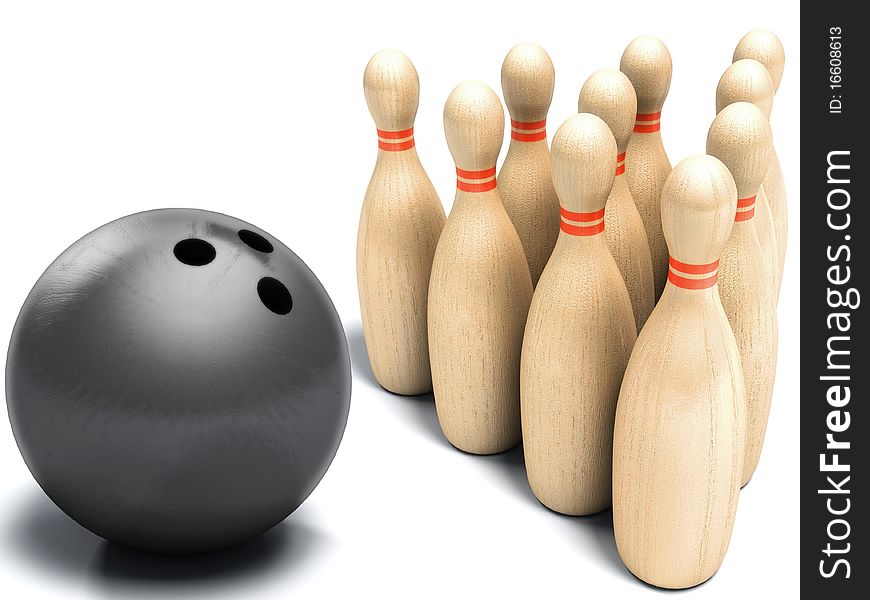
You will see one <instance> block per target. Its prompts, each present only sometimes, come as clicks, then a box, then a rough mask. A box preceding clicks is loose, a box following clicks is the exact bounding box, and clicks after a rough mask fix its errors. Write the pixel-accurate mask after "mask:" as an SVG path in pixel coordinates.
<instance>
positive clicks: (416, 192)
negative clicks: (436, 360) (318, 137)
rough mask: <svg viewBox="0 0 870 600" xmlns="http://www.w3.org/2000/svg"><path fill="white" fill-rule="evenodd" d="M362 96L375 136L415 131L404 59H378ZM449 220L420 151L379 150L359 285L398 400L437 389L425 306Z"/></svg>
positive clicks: (363, 223) (365, 316)
mask: <svg viewBox="0 0 870 600" xmlns="http://www.w3.org/2000/svg"><path fill="white" fill-rule="evenodd" d="M363 89H364V92H365V97H366V102H367V103H368V107H369V111H370V112H371V114H372V118H373V119H374V121H375V125H376V127H377V129H378V130H382V131H391V132H395V131H405V130H408V129H410V128H412V127H413V126H414V118H415V117H416V115H417V104H418V100H419V90H420V84H419V80H418V78H417V71H416V69H415V68H414V65H413V64H412V63H411V61H410V60H409V59H408V58H407V57H406V56H405V55H404V54H402V53H401V52H398V51H395V50H385V51H382V52H379V53H377V54H375V56H373V57H372V59H371V60H370V61H369V63H368V66H367V67H366V71H365V75H364V76H363ZM411 139H413V137H411ZM406 145H407V144H406ZM445 220H446V217H445V215H444V208H443V206H442V205H441V200H440V199H439V198H438V194H437V193H436V192H435V188H434V187H433V186H432V183H431V182H430V181H429V177H428V176H427V175H426V172H425V171H424V170H423V165H422V164H420V159H419V157H418V156H417V151H416V150H415V149H414V148H413V147H411V148H407V149H404V150H401V151H393V150H384V149H379V150H378V159H377V163H376V164H375V169H374V173H373V174H372V178H371V181H370V182H369V185H368V189H367V190H366V194H365V198H364V200H363V206H362V211H361V213H360V221H359V230H358V233H357V250H356V266H357V284H358V288H359V302H360V312H361V315H362V324H363V332H364V335H365V340H366V348H367V350H368V355H369V361H370V362H371V365H372V372H373V373H374V376H375V378H376V379H377V380H378V383H380V384H381V385H382V386H383V387H384V388H386V389H387V390H389V391H391V392H395V393H397V394H422V393H425V392H429V391H431V390H432V377H431V374H430V369H429V342H428V337H427V321H426V306H427V298H428V294H429V276H430V274H431V269H432V259H433V258H434V255H435V246H436V245H437V243H438V237H439V236H440V235H441V230H442V229H443V227H444V222H445Z"/></svg>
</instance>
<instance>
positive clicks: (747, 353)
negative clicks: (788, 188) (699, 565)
mask: <svg viewBox="0 0 870 600" xmlns="http://www.w3.org/2000/svg"><path fill="white" fill-rule="evenodd" d="M772 148H773V145H772V140H771V134H770V124H769V123H768V121H767V117H765V116H764V114H763V113H762V112H761V110H760V109H759V108H758V107H756V106H755V105H754V104H750V103H748V102H736V103H734V104H729V105H728V106H726V107H725V108H724V109H722V112H720V113H719V114H718V115H717V116H716V119H715V120H714V121H713V124H712V125H711V126H710V131H709V132H708V134H707V153H708V154H710V155H711V156H715V157H716V158H718V159H720V160H721V161H722V162H723V163H724V164H725V166H726V167H728V170H729V171H731V174H732V175H733V176H734V182H735V184H736V185H737V195H738V197H739V198H749V197H753V196H757V194H758V190H759V188H760V187H761V182H762V180H763V179H764V175H765V173H767V171H768V164H769V163H770V157H771V154H772ZM756 203H757V198H756ZM737 210H738V212H737V215H741V214H746V215H751V214H752V212H748V211H746V210H743V209H741V208H738V209H737ZM751 210H753V211H754V209H751ZM741 219H742V217H741V218H739V219H738V220H737V221H736V222H735V223H734V229H733V230H732V232H731V236H730V237H729V238H728V241H727V242H726V244H725V248H724V250H723V251H722V258H721V259H720V261H719V296H720V298H721V299H722V306H723V307H724V309H725V314H726V315H727V316H728V321H729V322H730V323H731V329H732V330H733V331H734V337H735V338H736V340H737V347H738V349H739V350H740V363H741V365H742V366H743V380H744V383H745V386H746V452H745V461H744V466H743V478H742V480H741V483H742V484H743V485H745V484H746V483H747V482H748V481H749V479H750V478H751V477H752V474H753V473H754V472H755V468H756V466H757V465H758V460H759V457H760V456H761V447H762V445H763V443H764V433H765V431H766V430H767V419H768V416H769V414H770V401H771V398H772V395H773V382H774V378H775V376H776V357H777V352H776V349H777V319H776V273H777V269H778V268H779V264H778V263H776V262H774V261H771V260H769V258H770V257H769V256H768V255H766V254H765V252H764V251H763V250H762V248H761V242H760V241H759V239H758V232H757V231H756V219H755V217H754V216H751V217H749V218H747V219H745V220H741Z"/></svg>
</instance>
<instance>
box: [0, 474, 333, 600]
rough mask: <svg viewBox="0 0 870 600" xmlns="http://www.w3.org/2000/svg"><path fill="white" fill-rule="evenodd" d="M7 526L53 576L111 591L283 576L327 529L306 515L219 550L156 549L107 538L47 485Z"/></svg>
mask: <svg viewBox="0 0 870 600" xmlns="http://www.w3.org/2000/svg"><path fill="white" fill-rule="evenodd" d="M10 521H11V522H12V523H13V525H12V526H11V527H9V529H8V530H7V531H6V532H5V535H4V538H5V539H4V540H3V543H4V545H6V546H7V547H8V550H7V552H9V553H13V552H14V553H15V554H16V555H17V556H19V557H21V558H22V559H23V560H24V561H26V562H31V563H33V564H35V565H36V566H37V568H38V569H39V570H40V571H43V572H45V574H46V575H48V576H58V577H71V578H78V577H80V576H81V575H84V576H86V577H87V578H89V579H91V580H93V582H94V583H95V584H96V586H97V587H99V588H104V589H106V590H107V591H109V592H110V593H111V595H112V596H116V595H119V594H123V593H125V592H130V591H146V592H149V591H150V592H155V593H157V592H159V593H160V594H165V593H168V592H182V591H191V592H195V591H204V590H206V589H209V588H211V587H213V586H215V585H219V586H221V587H226V586H229V585H232V584H239V583H242V582H251V581H260V580H263V579H268V577H269V574H270V573H274V574H275V575H276V576H277V575H279V574H280V576H281V577H282V578H284V577H288V576H292V574H291V575H288V572H289V573H292V571H298V570H299V569H301V568H304V567H303V566H302V565H303V563H304V562H306V561H307V560H309V559H311V558H313V557H314V556H316V555H317V549H318V546H321V545H322V542H324V541H325V539H324V536H323V535H322V534H321V533H319V532H318V531H317V530H316V529H314V528H312V527H311V526H310V525H308V524H306V523H303V522H301V520H300V519H294V518H292V517H291V518H289V519H287V520H285V521H284V522H282V523H280V524H278V525H277V526H275V527H273V528H272V529H270V530H269V531H267V532H265V533H263V534H261V535H258V536H256V537H254V538H253V539H251V540H249V541H247V542H244V543H241V544H238V545H236V546H232V547H230V548H227V549H224V550H219V551H216V552H207V553H203V554H193V555H166V554H151V553H147V552H140V551H138V550H131V549H129V548H125V547H123V546H120V545H118V544H114V543H112V542H108V541H106V540H104V539H103V538H101V537H99V536H96V535H94V534H92V533H91V532H89V531H88V530H86V529H84V528H83V527H81V526H79V525H78V524H77V523H75V521H73V520H72V519H70V518H69V517H68V516H66V515H65V514H64V513H63V512H62V511H61V510H60V509H58V508H57V507H56V506H55V505H54V504H53V503H52V502H51V501H50V500H49V499H48V498H47V497H46V496H45V495H44V494H43V493H42V492H41V491H38V490H34V491H33V493H32V494H31V495H29V496H28V498H27V501H26V502H22V503H21V506H19V507H17V513H16V514H13V515H12V517H11V519H10Z"/></svg>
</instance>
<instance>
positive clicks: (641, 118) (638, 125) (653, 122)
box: [634, 111, 662, 136]
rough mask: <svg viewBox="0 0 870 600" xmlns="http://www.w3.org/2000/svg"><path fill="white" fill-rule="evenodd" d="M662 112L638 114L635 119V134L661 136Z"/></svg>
mask: <svg viewBox="0 0 870 600" xmlns="http://www.w3.org/2000/svg"><path fill="white" fill-rule="evenodd" d="M661 123H662V112H661V111H657V112H649V113H640V112H639V113H637V115H636V116H635V119H634V133H644V134H648V133H654V134H657V135H659V136H661V133H660V130H661Z"/></svg>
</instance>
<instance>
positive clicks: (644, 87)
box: [619, 35, 672, 300]
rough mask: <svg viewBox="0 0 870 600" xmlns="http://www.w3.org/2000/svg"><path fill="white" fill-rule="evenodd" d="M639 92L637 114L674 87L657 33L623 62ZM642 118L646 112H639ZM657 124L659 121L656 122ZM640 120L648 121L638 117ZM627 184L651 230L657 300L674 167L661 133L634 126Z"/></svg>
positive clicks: (664, 270) (633, 46)
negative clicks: (665, 203) (665, 200)
mask: <svg viewBox="0 0 870 600" xmlns="http://www.w3.org/2000/svg"><path fill="white" fill-rule="evenodd" d="M619 70H620V71H622V72H623V73H625V75H626V76H627V77H628V78H629V80H630V81H631V83H632V85H633V86H634V91H635V93H636V95H637V112H638V115H651V114H655V113H660V112H661V111H662V107H663V106H664V103H665V100H666V99H667V97H668V91H669V90H670V87H671V73H672V64H671V54H670V52H669V51H668V49H667V47H666V46H665V44H664V42H662V41H661V40H660V39H658V38H657V37H653V36H648V35H645V36H640V37H638V38H635V39H634V40H632V41H631V43H629V45H628V46H627V47H626V49H625V51H624V52H623V54H622V59H621V60H620V62H619ZM638 118H641V117H638ZM654 122H655V123H658V122H659V121H658V120H655V121H654ZM638 123H646V121H639V122H638ZM625 167H626V169H625V171H626V177H627V179H628V187H629V190H631V196H632V198H634V202H635V205H636V206H637V210H638V212H639V213H640V217H641V219H642V220H643V224H644V228H645V229H646V237H647V242H648V243H649V249H650V256H651V258H652V265H653V276H654V280H655V297H656V300H658V298H659V296H661V294H662V290H663V289H664V287H665V280H666V279H667V274H668V248H667V244H666V243H665V238H664V234H663V233H662V221H661V193H662V186H663V185H664V182H665V179H666V178H667V176H668V174H669V173H670V172H671V162H670V160H668V155H667V153H666V152H665V147H664V145H663V144H662V136H661V132H660V131H658V130H657V129H656V131H650V132H638V131H635V132H634V133H633V134H632V136H631V139H630V140H629V142H628V148H627V151H626V157H625Z"/></svg>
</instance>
